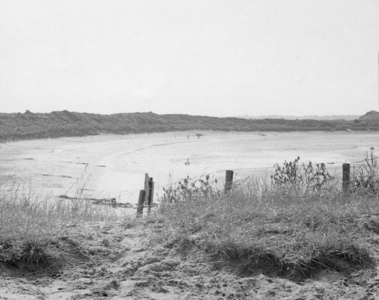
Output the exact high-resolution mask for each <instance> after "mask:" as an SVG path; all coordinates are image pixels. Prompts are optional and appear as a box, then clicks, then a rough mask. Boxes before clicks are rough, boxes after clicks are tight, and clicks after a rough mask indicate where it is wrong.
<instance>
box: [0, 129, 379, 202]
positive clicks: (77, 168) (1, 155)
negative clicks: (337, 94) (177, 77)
mask: <svg viewBox="0 0 379 300" xmlns="http://www.w3.org/2000/svg"><path fill="white" fill-rule="evenodd" d="M196 133H197V132H177V133H175V132H169V133H155V134H135V135H125V136H119V135H101V136H87V137H72V138H60V139H47V140H32V141H21V142H12V143H6V144H1V145H0V174H1V178H3V179H5V178H7V182H8V184H14V183H16V184H18V185H20V189H21V188H22V189H23V190H25V191H30V190H32V191H33V192H38V193H43V194H51V195H54V196H59V195H67V196H70V197H74V196H76V195H77V194H78V191H83V193H84V194H85V195H86V196H88V197H93V198H112V197H114V198H116V199H117V201H118V202H122V203H126V202H128V203H133V204H134V203H136V202H137V200H138V191H139V190H140V189H142V188H143V180H144V174H145V173H148V174H149V176H151V177H153V178H154V181H155V186H156V187H157V188H156V190H155V193H156V194H158V195H159V194H161V193H162V188H161V186H163V185H167V184H168V183H170V182H176V181H178V180H180V179H182V178H184V177H186V176H190V177H191V178H197V177H201V176H203V175H204V174H213V176H215V177H217V178H221V179H223V176H224V171H225V170H227V169H230V170H237V171H236V173H237V176H238V177H239V178H244V177H247V176H255V177H262V176H268V175H271V174H272V172H273V168H272V167H273V165H274V164H276V163H279V164H282V163H283V162H284V161H285V160H287V161H290V160H294V159H295V158H296V157H298V156H300V158H301V161H303V162H306V161H312V162H313V163H321V162H323V163H326V164H327V167H328V170H329V171H330V172H331V173H339V172H341V165H342V163H343V162H356V161H361V160H362V159H364V154H365V153H366V152H369V151H370V147H376V148H378V147H379V139H378V134H377V133H367V132H350V133H349V132H337V133H334V132H291V133H277V132H267V133H257V132H255V133H254V132H252V133H238V132H212V131H210V132H201V133H202V134H203V136H201V137H200V138H197V137H196ZM187 159H188V161H189V163H190V164H189V165H188V164H186V162H187Z"/></svg>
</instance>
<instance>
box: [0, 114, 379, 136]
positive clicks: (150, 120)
mask: <svg viewBox="0 0 379 300" xmlns="http://www.w3.org/2000/svg"><path fill="white" fill-rule="evenodd" d="M347 129H351V130H367V129H371V130H379V113H378V112H375V111H371V112H369V113H367V114H366V115H364V116H362V117H360V118H359V119H355V120H354V121H347V120H310V119H304V120H286V119H269V118H267V119H244V118H236V117H234V118H217V117H207V116H190V115H182V114H171V115H158V114H155V113H152V112H148V113H119V114H112V115H100V114H89V113H77V112H69V111H67V110H64V111H54V112H51V113H32V112H30V111H28V110H27V111H26V112H25V113H11V114H6V113H0V141H1V142H6V141H15V140H25V139H40V138H57V137H67V136H85V135H98V134H102V133H109V134H132V133H148V132H168V131H187V130H220V131H246V132H248V131H314V130H325V131H334V130H347Z"/></svg>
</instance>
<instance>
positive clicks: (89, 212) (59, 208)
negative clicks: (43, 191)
mask: <svg viewBox="0 0 379 300" xmlns="http://www.w3.org/2000/svg"><path fill="white" fill-rule="evenodd" d="M26 191H27V192H26ZM111 219H115V214H114V210H112V209H110V208H109V209H108V208H107V207H99V206H94V205H92V204H90V203H89V202H88V201H85V199H83V198H81V199H75V200H62V199H59V200H57V199H55V198H53V197H52V196H45V197H43V198H42V197H41V196H39V195H36V194H34V193H33V192H32V191H30V190H28V189H22V188H20V186H16V185H13V186H11V187H10V185H3V186H1V187H0V264H1V263H6V264H11V265H14V264H18V263H26V264H37V265H44V264H45V263H47V262H48V261H53V260H54V256H56V255H57V252H59V249H57V248H56V247H54V246H53V245H55V244H56V243H57V241H58V240H59V239H60V238H63V237H65V236H67V235H70V234H71V233H72V230H71V229H72V228H73V227H76V226H77V225H78V224H80V223H84V222H89V221H101V220H111Z"/></svg>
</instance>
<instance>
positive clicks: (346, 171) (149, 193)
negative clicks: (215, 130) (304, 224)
mask: <svg viewBox="0 0 379 300" xmlns="http://www.w3.org/2000/svg"><path fill="white" fill-rule="evenodd" d="M233 176H234V171H232V170H226V173H225V186H224V193H228V192H230V191H231V189H232V186H233ZM342 191H343V193H344V194H349V193H350V164H349V163H344V164H343V165H342ZM153 199H154V181H153V178H152V177H149V175H148V174H147V173H146V174H145V184H144V189H143V190H141V191H140V194H139V199H138V206H137V216H142V214H143V208H144V206H146V205H145V203H147V207H148V214H149V213H150V211H151V207H152V205H153Z"/></svg>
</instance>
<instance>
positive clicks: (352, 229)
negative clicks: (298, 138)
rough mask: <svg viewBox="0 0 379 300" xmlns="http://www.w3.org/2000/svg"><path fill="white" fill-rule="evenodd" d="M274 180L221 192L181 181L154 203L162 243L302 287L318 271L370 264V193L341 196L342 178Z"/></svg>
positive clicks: (374, 198)
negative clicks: (162, 224) (157, 205)
mask: <svg viewBox="0 0 379 300" xmlns="http://www.w3.org/2000/svg"><path fill="white" fill-rule="evenodd" d="M298 171H299V170H298ZM297 174H298V175H300V172H298V173H297ZM314 174H316V173H315V172H314ZM317 174H318V175H320V173H317ZM274 179H275V178H274V177H273V178H266V179H251V180H249V181H245V182H242V183H241V182H236V183H235V184H234V185H233V189H232V191H231V192H228V193H224V192H223V191H219V190H215V189H213V188H212V184H211V183H210V179H209V178H205V179H204V180H203V181H201V182H200V184H199V182H191V180H190V179H189V178H187V179H186V181H183V182H181V183H180V185H178V186H177V187H174V188H172V189H171V190H166V194H165V196H164V197H163V198H162V199H161V201H162V203H161V207H160V210H159V212H157V213H156V215H155V218H158V219H161V220H164V222H166V224H167V229H166V230H165V231H162V232H161V234H160V235H161V236H160V238H161V240H162V241H171V242H170V243H171V244H174V245H176V247H179V248H180V247H183V249H185V248H188V247H195V248H198V249H201V250H203V251H204V252H205V253H207V255H208V256H209V258H210V259H213V260H215V261H220V260H221V261H224V262H226V263H231V264H233V265H234V266H238V268H237V269H238V270H237V272H238V273H239V274H241V275H242V276H250V275H252V274H255V273H264V274H267V275H274V276H281V277H286V278H290V279H293V280H303V279H305V278H309V277H312V276H313V275H314V274H316V273H317V272H318V271H320V270H324V269H329V270H335V271H338V272H345V273H349V272H351V271H353V270H357V269H360V268H371V267H373V266H374V265H375V262H374V259H373V256H372V251H370V250H371V249H373V247H374V244H375V242H376V238H375V234H376V233H375V232H376V231H377V232H379V222H378V223H376V219H374V220H373V219H372V218H373V216H376V215H378V214H379V201H378V200H379V199H378V194H377V193H376V192H372V191H368V190H367V189H366V190H365V189H360V190H357V189H355V190H354V191H352V192H351V193H349V194H343V193H342V188H341V178H338V177H331V176H330V177H328V180H327V181H325V182H323V184H322V185H319V184H318V185H317V184H316V185H314V183H315V182H317V180H316V181H314V180H298V181H285V180H284V181H283V180H282V181H280V182H278V181H275V180H274ZM308 179H309V178H308ZM318 182H319V183H320V182H321V181H318ZM310 187H312V188H310ZM374 218H375V217H374ZM378 221H379V219H378ZM156 238H158V237H156ZM373 243H374V244H373Z"/></svg>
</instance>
